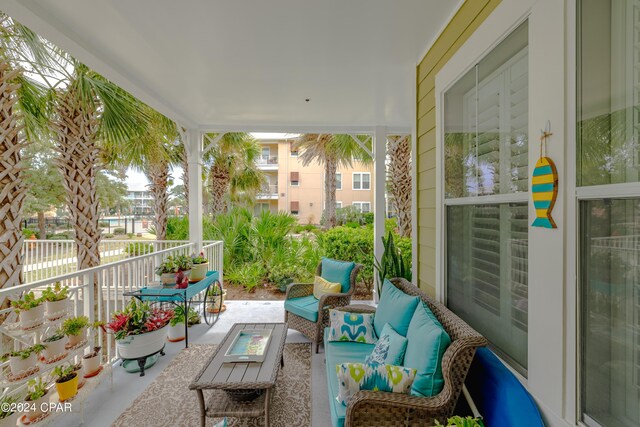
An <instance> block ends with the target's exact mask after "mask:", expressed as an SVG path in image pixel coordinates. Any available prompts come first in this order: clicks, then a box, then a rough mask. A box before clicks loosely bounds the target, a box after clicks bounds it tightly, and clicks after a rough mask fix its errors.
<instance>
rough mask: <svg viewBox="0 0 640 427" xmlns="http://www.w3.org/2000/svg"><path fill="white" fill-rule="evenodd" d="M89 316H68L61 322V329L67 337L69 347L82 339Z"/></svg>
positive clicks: (85, 333)
mask: <svg viewBox="0 0 640 427" xmlns="http://www.w3.org/2000/svg"><path fill="white" fill-rule="evenodd" d="M88 326H89V318H88V317H87V316H78V317H70V318H69V319H67V320H65V321H64V323H62V331H63V332H64V334H65V335H66V336H67V337H69V348H73V347H75V346H77V345H78V344H80V343H81V342H82V341H84V338H85V337H86V336H87V327H88Z"/></svg>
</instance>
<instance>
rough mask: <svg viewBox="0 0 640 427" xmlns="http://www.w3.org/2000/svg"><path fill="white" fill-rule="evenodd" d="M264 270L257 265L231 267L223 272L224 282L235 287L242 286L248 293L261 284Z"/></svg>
mask: <svg viewBox="0 0 640 427" xmlns="http://www.w3.org/2000/svg"><path fill="white" fill-rule="evenodd" d="M264 275H265V273H264V269H263V268H262V266H261V265H260V264H258V263H250V264H240V265H232V266H230V267H229V269H228V270H225V272H224V277H225V280H226V281H228V282H231V283H233V284H236V285H242V286H244V287H245V289H246V290H247V291H249V292H251V291H253V289H254V288H255V287H256V286H258V285H259V284H261V283H262V281H263V277H264Z"/></svg>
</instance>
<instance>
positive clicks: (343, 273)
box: [322, 257, 356, 293]
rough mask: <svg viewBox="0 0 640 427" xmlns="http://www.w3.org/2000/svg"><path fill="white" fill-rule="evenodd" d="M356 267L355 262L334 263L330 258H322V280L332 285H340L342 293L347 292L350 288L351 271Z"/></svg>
mask: <svg viewBox="0 0 640 427" xmlns="http://www.w3.org/2000/svg"><path fill="white" fill-rule="evenodd" d="M355 266H356V263H355V262H345V261H336V260H334V259H331V258H324V257H323V258H322V278H323V279H325V280H327V281H328V282H332V283H340V284H341V285H342V292H343V293H345V292H349V288H350V287H351V271H353V269H354V267H355Z"/></svg>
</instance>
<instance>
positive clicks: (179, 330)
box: [168, 322, 185, 342]
mask: <svg viewBox="0 0 640 427" xmlns="http://www.w3.org/2000/svg"><path fill="white" fill-rule="evenodd" d="M168 337H169V341H171V342H177V341H182V340H183V339H185V334H184V322H180V323H177V324H176V325H175V326H171V325H169V334H168Z"/></svg>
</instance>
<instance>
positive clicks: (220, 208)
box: [205, 132, 265, 217]
mask: <svg viewBox="0 0 640 427" xmlns="http://www.w3.org/2000/svg"><path fill="white" fill-rule="evenodd" d="M259 155H260V146H259V145H258V143H257V142H256V141H255V140H254V139H253V138H252V137H251V136H250V135H249V134H246V133H239V132H235V133H234V132H230V133H226V134H225V135H224V136H223V137H222V138H220V140H219V141H218V143H217V144H216V145H215V146H214V147H212V148H211V150H209V151H208V152H207V153H206V154H205V162H207V163H208V164H209V177H208V183H209V190H210V195H211V203H210V206H211V212H212V214H213V216H214V217H215V216H216V215H218V214H219V213H222V212H225V211H226V210H227V207H228V205H229V203H234V204H238V203H243V202H244V203H247V202H249V201H252V200H254V199H255V197H254V196H255V195H256V194H257V192H258V191H259V190H260V188H261V187H262V186H263V184H264V183H265V177H264V174H263V173H262V171H260V170H259V169H258V167H257V166H256V159H257V158H258V156H259ZM249 203H250V202H249Z"/></svg>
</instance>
